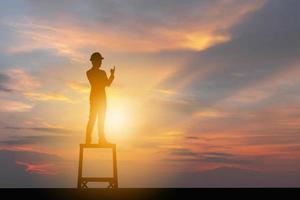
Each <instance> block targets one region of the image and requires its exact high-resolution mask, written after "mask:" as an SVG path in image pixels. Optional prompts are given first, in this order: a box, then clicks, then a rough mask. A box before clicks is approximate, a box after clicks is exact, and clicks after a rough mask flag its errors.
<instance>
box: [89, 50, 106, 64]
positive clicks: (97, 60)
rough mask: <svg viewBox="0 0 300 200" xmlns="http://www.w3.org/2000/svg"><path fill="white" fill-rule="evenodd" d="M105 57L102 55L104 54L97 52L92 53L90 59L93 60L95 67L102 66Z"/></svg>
mask: <svg viewBox="0 0 300 200" xmlns="http://www.w3.org/2000/svg"><path fill="white" fill-rule="evenodd" d="M103 59H104V58H103V57H102V55H101V54H100V53H99V52H95V53H93V54H92V55H91V58H90V61H91V62H92V64H93V66H94V67H98V68H100V67H101V64H102V60H103Z"/></svg>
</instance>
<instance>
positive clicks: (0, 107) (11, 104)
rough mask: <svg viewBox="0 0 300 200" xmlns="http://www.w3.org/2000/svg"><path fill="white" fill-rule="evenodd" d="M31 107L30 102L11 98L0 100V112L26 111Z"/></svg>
mask: <svg viewBox="0 0 300 200" xmlns="http://www.w3.org/2000/svg"><path fill="white" fill-rule="evenodd" d="M32 107H33V105H32V104H28V103H24V102H20V101H13V100H0V111H1V112H26V111H28V110H30V109H31V108H32Z"/></svg>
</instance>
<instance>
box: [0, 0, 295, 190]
mask: <svg viewBox="0 0 300 200" xmlns="http://www.w3.org/2000/svg"><path fill="white" fill-rule="evenodd" d="M299 8H300V1H297V0H185V1H183V0H82V1H80V0H48V1H46V0H44V1H38V0H8V1H4V2H2V4H1V7H0V51H1V54H0V133H1V134H0V168H1V169H0V170H1V171H0V177H1V179H0V187H76V181H77V168H78V153H79V144H80V143H84V142H85V128H86V123H87V120H88V111H89V90H90V86H89V83H88V80H87V78H86V71H87V70H88V69H90V67H91V63H90V61H89V58H90V55H91V54H92V53H93V52H95V51H99V52H101V54H102V55H103V57H104V60H103V66H102V68H103V69H104V70H105V71H106V73H107V74H108V75H109V73H110V72H109V70H110V69H111V68H112V67H113V66H116V72H115V80H114V82H113V84H112V85H111V87H109V88H107V90H106V91H107V99H108V108H107V120H106V127H105V130H106V136H107V138H108V139H109V141H111V142H112V143H116V144H117V151H118V154H117V157H118V171H119V186H120V187H198V186H298V187H299V186H300V23H299V19H300V12H299ZM95 130H96V129H95ZM96 141H97V134H96V131H94V142H96ZM86 156H87V158H90V165H89V167H90V171H93V172H95V173H97V171H102V172H103V171H105V170H107V169H108V168H109V163H110V160H109V159H110V157H109V156H107V155H105V156H103V157H101V156H97V154H96V153H95V152H94V153H93V152H90V154H89V155H86ZM103 158H105V159H103ZM93 163H94V164H93ZM99 163H103V165H102V164H99ZM101 167H102V168H103V169H102V168H101Z"/></svg>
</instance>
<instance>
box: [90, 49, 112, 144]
mask: <svg viewBox="0 0 300 200" xmlns="http://www.w3.org/2000/svg"><path fill="white" fill-rule="evenodd" d="M103 59H104V58H103V57H102V55H101V54H100V53H99V52H95V53H93V54H92V55H91V58H90V61H91V62H92V65H93V66H92V68H91V69H89V70H88V71H87V72H86V75H87V78H88V79H89V82H90V85H91V93H90V113H89V121H88V123H87V127H86V144H91V140H92V132H93V127H94V123H95V120H96V117H98V134H99V144H108V142H107V140H106V139H105V135H104V122H105V113H106V93H105V87H107V86H110V85H111V83H112V82H113V80H114V74H115V66H114V68H113V69H111V70H110V77H109V78H107V75H106V72H105V71H104V70H101V69H99V68H100V67H101V65H102V60H103Z"/></svg>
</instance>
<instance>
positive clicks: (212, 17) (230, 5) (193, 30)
mask: <svg viewBox="0 0 300 200" xmlns="http://www.w3.org/2000/svg"><path fill="white" fill-rule="evenodd" d="M264 2H265V1H258V0H255V1H247V2H245V3H238V4H237V3H236V1H232V0H230V1H229V0H223V1H220V2H217V3H215V4H214V5H213V6H211V7H209V8H208V9H205V10H201V12H198V9H199V8H197V7H193V8H188V9H186V11H185V12H189V11H191V12H192V13H198V14H196V15H195V16H194V15H192V16H190V15H188V14H187V16H188V17H187V19H186V20H185V22H186V23H182V22H181V21H180V20H178V21H176V23H175V22H174V19H173V18H170V19H171V20H170V22H169V23H164V24H163V25H162V24H161V23H155V22H154V23H151V28H149V26H150V24H148V23H149V22H147V21H139V20H140V19H135V20H133V21H134V22H130V23H129V24H128V27H130V30H125V29H124V30H123V31H121V32H120V31H115V30H113V29H112V28H111V27H110V26H108V25H106V24H104V23H101V22H97V24H96V26H94V27H93V28H92V29H91V30H86V28H82V26H70V25H66V24H70V23H67V22H64V21H61V22H55V23H53V22H51V23H50V22H47V21H31V22H28V21H27V22H26V21H21V22H14V23H6V24H7V25H8V26H10V27H11V28H13V30H15V32H16V33H17V34H18V35H17V37H18V38H19V44H18V45H14V46H13V47H9V48H8V49H7V50H8V51H9V52H10V53H18V52H27V51H32V50H34V49H54V50H55V51H56V52H57V53H58V54H60V55H65V56H68V57H69V58H71V59H72V60H76V61H82V60H83V59H86V57H85V55H83V54H82V53H81V52H80V49H84V48H86V49H90V50H91V49H99V48H100V49H103V50H104V51H111V52H123V51H125V52H158V51H162V50H172V49H192V50H197V51H198V50H204V49H206V48H209V47H211V46H213V45H216V44H219V43H223V42H226V41H228V40H230V35H228V33H226V31H224V30H227V29H228V28H230V27H232V26H233V25H235V24H237V23H239V22H240V21H241V19H242V18H243V17H244V16H245V15H247V14H248V13H251V12H253V11H255V10H257V9H259V8H260V7H262V5H263V3H264ZM220 19H222V20H220ZM95 27H96V28H95Z"/></svg>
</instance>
